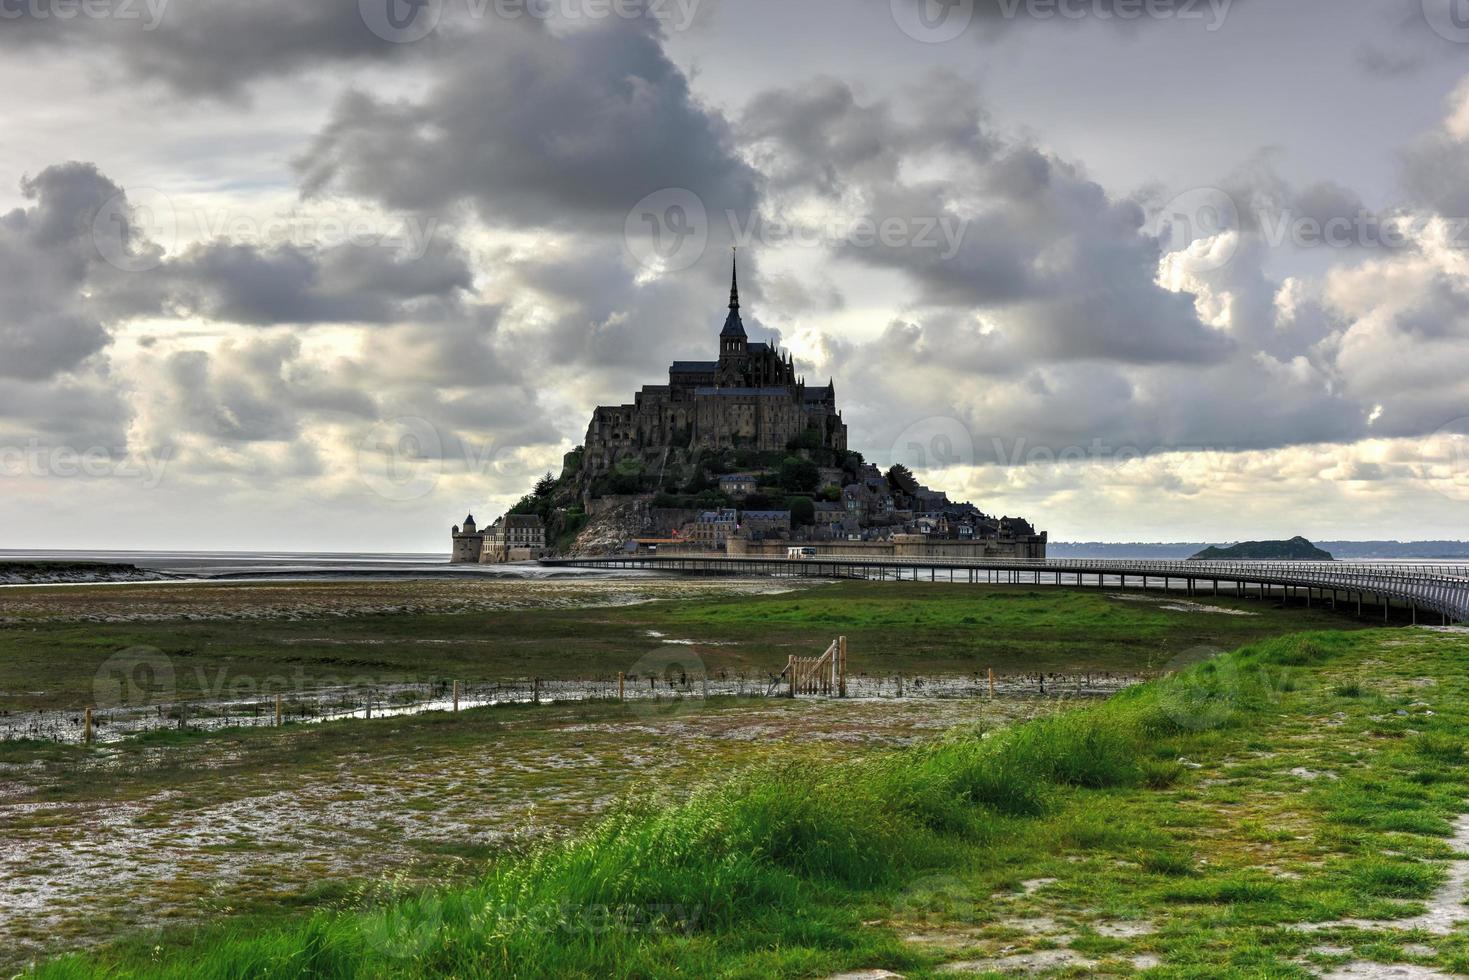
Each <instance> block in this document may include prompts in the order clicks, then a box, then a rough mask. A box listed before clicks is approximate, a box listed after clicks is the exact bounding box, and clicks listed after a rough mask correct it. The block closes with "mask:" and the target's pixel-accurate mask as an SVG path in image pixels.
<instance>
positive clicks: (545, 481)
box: [536, 472, 556, 497]
mask: <svg viewBox="0 0 1469 980" xmlns="http://www.w3.org/2000/svg"><path fill="white" fill-rule="evenodd" d="M555 492H556V478H555V477H554V476H552V475H551V474H550V472H547V473H546V475H545V476H543V477H541V478H540V479H539V480H537V481H536V496H537V497H549V496H551V494H553V493H555Z"/></svg>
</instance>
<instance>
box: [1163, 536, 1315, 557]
mask: <svg viewBox="0 0 1469 980" xmlns="http://www.w3.org/2000/svg"><path fill="white" fill-rule="evenodd" d="M1335 560H1336V559H1335V558H1333V557H1332V556H1331V552H1329V551H1322V550H1321V549H1320V548H1318V547H1316V546H1315V545H1314V544H1312V543H1311V542H1309V541H1307V540H1306V539H1305V538H1303V537H1301V536H1300V535H1296V536H1295V537H1293V538H1291V539H1290V540H1288V541H1241V542H1240V543H1239V544H1233V545H1228V546H1226V547H1214V546H1211V547H1208V548H1205V549H1204V550H1203V551H1200V552H1198V553H1197V554H1194V555H1190V556H1189V561H1335Z"/></svg>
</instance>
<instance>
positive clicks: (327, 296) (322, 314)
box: [149, 242, 473, 325]
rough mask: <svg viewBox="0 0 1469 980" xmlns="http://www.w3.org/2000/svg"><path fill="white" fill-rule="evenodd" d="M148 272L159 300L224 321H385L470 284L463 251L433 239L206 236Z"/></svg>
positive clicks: (421, 311) (419, 311)
mask: <svg viewBox="0 0 1469 980" xmlns="http://www.w3.org/2000/svg"><path fill="white" fill-rule="evenodd" d="M149 275H151V276H152V277H153V278H154V280H155V282H156V283H157V287H158V288H159V290H160V292H161V293H162V294H163V295H162V297H161V299H162V302H163V303H164V304H165V305H167V306H171V307H174V308H176V309H177V310H179V311H182V312H185V313H193V314H197V315H202V316H206V317H208V318H210V319H212V320H220V321H224V322H228V323H242V324H253V325H270V324H278V323H290V324H313V323H389V322H397V321H402V320H408V319H412V318H414V317H416V316H422V315H432V313H433V311H432V309H431V308H432V307H433V306H435V305H437V304H441V303H445V302H448V303H452V302H453V301H454V299H455V297H456V296H457V295H458V294H459V293H460V291H463V290H468V289H469V288H470V287H471V286H472V285H473V274H472V273H471V271H470V269H469V267H468V265H467V263H466V261H465V258H464V257H463V256H462V255H461V254H459V253H458V252H457V251H456V250H455V249H453V248H451V247H448V246H446V245H442V244H441V245H438V246H435V247H434V248H431V249H429V250H428V252H427V253H426V254H425V255H423V256H419V257H415V256H411V255H405V254H403V253H402V252H401V250H399V249H397V248H392V247H387V246H370V245H357V244H349V245H339V246H334V247H329V248H319V247H310V246H297V245H282V246H277V247H273V248H263V249H262V248H259V247H257V246H254V245H244V244H229V243H219V242H216V243H210V244H207V245H200V246H195V247H193V248H191V249H189V250H188V251H186V252H185V253H184V254H183V255H181V256H180V257H179V258H178V259H176V260H171V261H169V262H167V263H166V264H165V265H163V266H161V267H160V268H159V269H158V270H156V272H155V273H151V274H149Z"/></svg>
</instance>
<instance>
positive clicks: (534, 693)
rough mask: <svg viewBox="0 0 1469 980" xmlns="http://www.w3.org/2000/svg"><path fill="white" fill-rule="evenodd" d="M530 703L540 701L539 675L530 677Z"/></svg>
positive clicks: (538, 702)
mask: <svg viewBox="0 0 1469 980" xmlns="http://www.w3.org/2000/svg"><path fill="white" fill-rule="evenodd" d="M531 703H532V704H540V703H541V679H540V678H539V677H532V678H531Z"/></svg>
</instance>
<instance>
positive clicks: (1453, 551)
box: [1046, 540, 1469, 561]
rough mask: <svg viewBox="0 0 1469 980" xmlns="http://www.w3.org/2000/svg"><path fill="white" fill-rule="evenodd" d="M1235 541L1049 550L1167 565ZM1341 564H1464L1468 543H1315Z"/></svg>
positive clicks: (1060, 544) (1054, 545) (1059, 544)
mask: <svg viewBox="0 0 1469 980" xmlns="http://www.w3.org/2000/svg"><path fill="white" fill-rule="evenodd" d="M1237 543H1238V542H1234V541H1210V542H1204V541H1182V542H1145V541H1133V542H1105V541H1052V542H1051V543H1050V545H1049V546H1048V547H1047V549H1046V553H1047V555H1048V556H1050V557H1051V558H1139V559H1153V560H1156V561H1166V560H1168V559H1178V560H1182V559H1186V558H1188V557H1190V556H1191V555H1194V554H1197V553H1198V552H1200V551H1203V550H1204V549H1205V548H1207V547H1210V546H1211V545H1230V544H1237ZM1313 543H1314V544H1315V545H1316V546H1317V547H1319V548H1322V549H1324V550H1326V551H1329V552H1331V553H1332V555H1334V556H1335V557H1336V559H1337V560H1338V561H1464V560H1466V559H1469V541H1449V540H1437V541H1434V540H1429V541H1314V542H1313Z"/></svg>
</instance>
